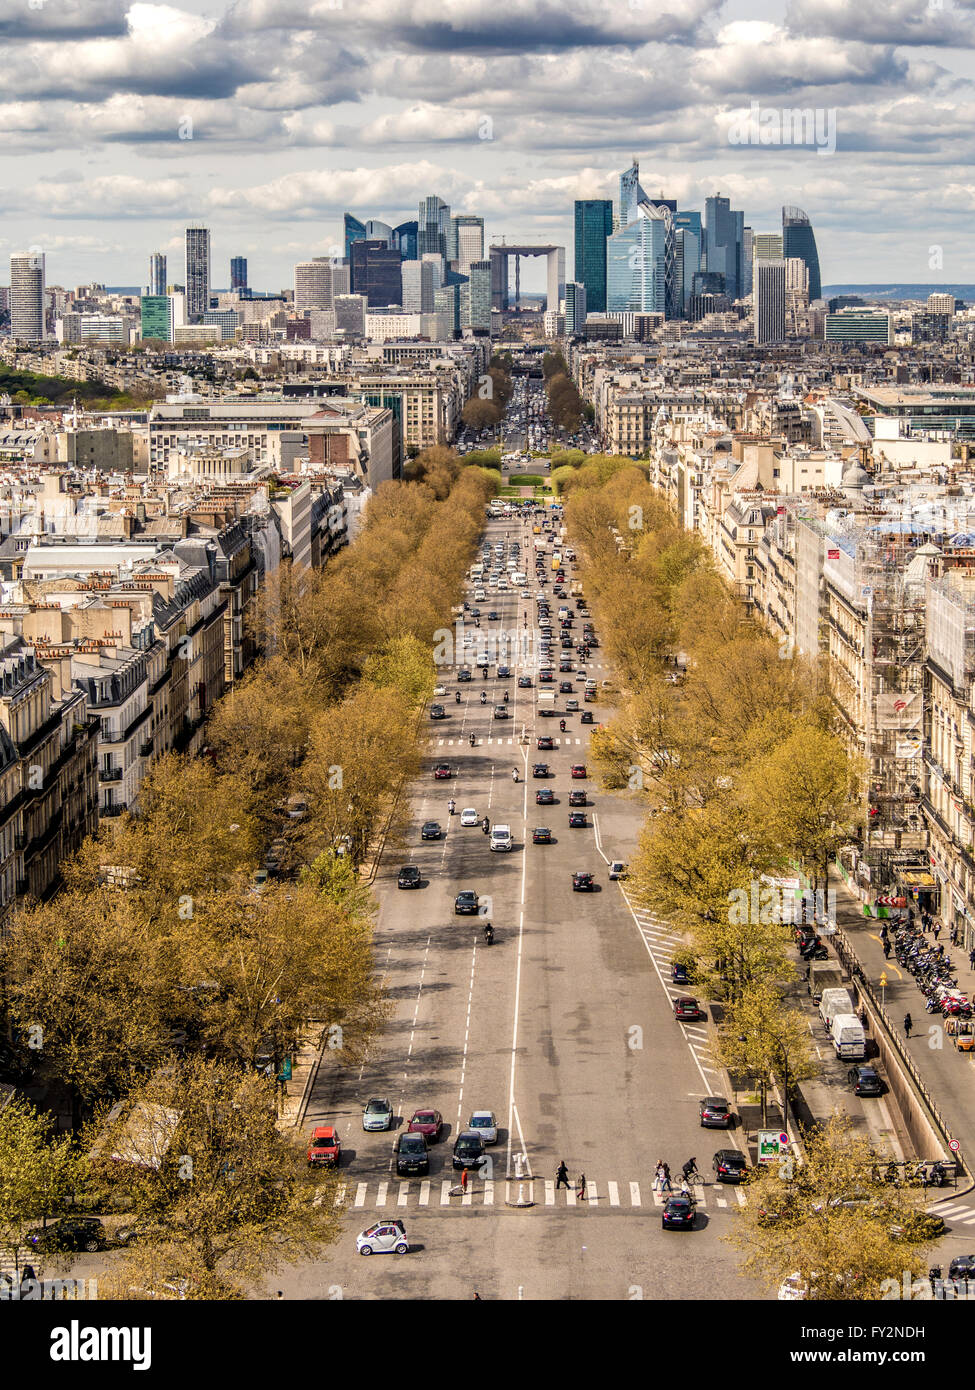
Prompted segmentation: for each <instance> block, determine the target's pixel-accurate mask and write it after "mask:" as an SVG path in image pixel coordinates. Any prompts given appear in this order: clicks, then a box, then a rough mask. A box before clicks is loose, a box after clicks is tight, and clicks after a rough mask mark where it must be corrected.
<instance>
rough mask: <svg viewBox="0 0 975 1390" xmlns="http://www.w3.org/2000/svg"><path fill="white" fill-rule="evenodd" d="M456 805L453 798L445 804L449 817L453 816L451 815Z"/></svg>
mask: <svg viewBox="0 0 975 1390" xmlns="http://www.w3.org/2000/svg"><path fill="white" fill-rule="evenodd" d="M456 805H457V803H456V801H455V800H454V798H453V797H451V798H450V800H449V801H448V802H447V810H448V812H449V814H450V815H453V814H454V809H455V807H456Z"/></svg>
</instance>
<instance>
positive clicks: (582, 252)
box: [553, 198, 613, 328]
mask: <svg viewBox="0 0 975 1390" xmlns="http://www.w3.org/2000/svg"><path fill="white" fill-rule="evenodd" d="M612 235H613V204H612V201H611V200H610V199H609V198H583V199H579V198H577V199H576V205H575V270H574V278H575V280H576V281H577V282H578V283H579V284H580V285H584V286H585V289H586V305H587V307H588V312H589V313H590V314H603V313H605V312H606V238H607V237H610V236H612ZM553 307H554V306H553ZM566 317H567V318H568V306H566ZM566 327H567V328H568V324H566Z"/></svg>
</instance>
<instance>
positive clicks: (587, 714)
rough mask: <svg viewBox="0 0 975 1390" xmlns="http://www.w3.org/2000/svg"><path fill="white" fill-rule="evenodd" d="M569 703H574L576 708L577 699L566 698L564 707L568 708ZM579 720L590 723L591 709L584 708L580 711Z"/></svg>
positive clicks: (582, 722)
mask: <svg viewBox="0 0 975 1390" xmlns="http://www.w3.org/2000/svg"><path fill="white" fill-rule="evenodd" d="M570 704H575V705H576V707H577V708H578V701H577V700H567V701H566V709H568V707H569V705H570ZM579 722H580V723H581V724H591V723H592V710H591V709H584V710H583V711H582V714H581V716H580V719H579Z"/></svg>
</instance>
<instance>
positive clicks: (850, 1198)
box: [724, 1117, 930, 1303]
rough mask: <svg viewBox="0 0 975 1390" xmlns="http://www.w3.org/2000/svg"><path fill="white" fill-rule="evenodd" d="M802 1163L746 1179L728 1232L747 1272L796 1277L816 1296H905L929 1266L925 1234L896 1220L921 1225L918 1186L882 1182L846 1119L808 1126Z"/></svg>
mask: <svg viewBox="0 0 975 1390" xmlns="http://www.w3.org/2000/svg"><path fill="white" fill-rule="evenodd" d="M803 1146H804V1149H805V1154H804V1161H803V1162H802V1163H798V1162H797V1161H795V1160H794V1159H792V1158H788V1159H785V1160H784V1161H782V1162H779V1163H771V1164H766V1165H763V1166H762V1167H761V1169H760V1170H759V1171H758V1172H757V1173H756V1174H754V1176H753V1179H752V1181H750V1182H749V1184H748V1204H747V1206H745V1207H743V1208H742V1209H741V1210H740V1211H739V1213H738V1218H737V1220H736V1221H735V1222H734V1225H733V1226H732V1228H731V1231H730V1233H729V1234H728V1235H726V1236H725V1237H724V1239H725V1240H726V1241H728V1242H729V1244H731V1245H732V1246H734V1247H735V1248H736V1249H737V1250H738V1251H739V1252H740V1253H741V1254H742V1255H743V1256H744V1261H743V1264H742V1268H741V1273H742V1274H743V1275H749V1276H752V1277H757V1278H759V1279H761V1280H762V1282H763V1283H764V1284H765V1285H766V1287H767V1288H768V1289H769V1290H773V1289H776V1288H777V1287H779V1285H781V1283H782V1281H783V1280H784V1279H788V1278H793V1277H794V1278H796V1279H797V1281H798V1284H799V1286H800V1287H801V1288H802V1289H803V1291H804V1297H805V1298H806V1299H807V1300H809V1301H813V1302H818V1303H834V1302H849V1301H855V1302H872V1301H874V1300H877V1299H882V1298H884V1297H885V1296H886V1297H890V1296H891V1293H892V1291H894V1293H895V1296H901V1290H902V1287H903V1281H904V1280H905V1277H906V1278H908V1279H911V1278H916V1277H918V1276H919V1275H921V1274H922V1273H923V1271H924V1269H925V1268H926V1265H927V1260H926V1259H925V1258H924V1256H923V1254H922V1252H923V1250H924V1249H925V1246H926V1245H927V1244H930V1242H929V1241H925V1240H924V1239H923V1238H922V1239H920V1240H906V1239H904V1237H903V1236H900V1237H899V1236H898V1235H897V1234H895V1232H894V1230H893V1229H892V1228H895V1227H901V1228H906V1229H907V1230H909V1231H910V1230H923V1205H924V1194H923V1192H922V1191H920V1190H919V1189H911V1188H902V1187H894V1186H892V1185H889V1184H885V1185H883V1186H882V1187H877V1186H876V1185H875V1184H874V1183H873V1182H872V1181H871V1177H870V1174H871V1169H872V1167H873V1165H874V1164H875V1162H876V1155H875V1154H874V1153H873V1152H872V1150H871V1148H870V1144H869V1141H868V1140H867V1139H866V1138H865V1137H863V1136H861V1135H859V1134H857V1133H855V1132H854V1131H853V1129H852V1127H851V1125H850V1122H849V1121H848V1120H847V1119H846V1117H833V1118H831V1119H830V1120H829V1121H828V1122H827V1123H826V1124H825V1125H823V1126H822V1127H820V1128H817V1129H811V1130H807V1131H806V1132H805V1133H804V1134H803Z"/></svg>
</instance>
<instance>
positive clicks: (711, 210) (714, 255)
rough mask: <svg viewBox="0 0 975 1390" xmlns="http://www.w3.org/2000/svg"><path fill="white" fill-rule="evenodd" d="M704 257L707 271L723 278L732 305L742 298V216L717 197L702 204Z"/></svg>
mask: <svg viewBox="0 0 975 1390" xmlns="http://www.w3.org/2000/svg"><path fill="white" fill-rule="evenodd" d="M704 232H705V255H706V257H707V268H708V270H712V271H715V270H716V271H718V272H719V273H720V274H721V275H723V276H724V283H725V294H726V295H727V296H728V298H729V299H730V300H731V301H732V303H734V301H735V300H736V299H738V298H740V296H741V285H742V275H741V254H742V245H743V243H744V240H745V214H744V213H743V212H735V211H734V210H733V209H732V206H731V202H730V200H729V199H728V198H722V196H721V194H720V193H717V194H715V196H714V197H713V198H707V199H705V202H704Z"/></svg>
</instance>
